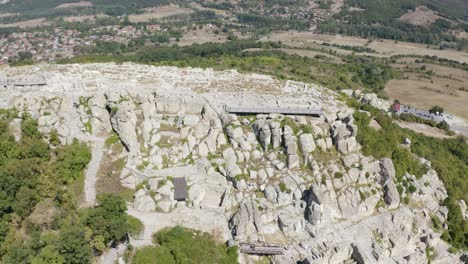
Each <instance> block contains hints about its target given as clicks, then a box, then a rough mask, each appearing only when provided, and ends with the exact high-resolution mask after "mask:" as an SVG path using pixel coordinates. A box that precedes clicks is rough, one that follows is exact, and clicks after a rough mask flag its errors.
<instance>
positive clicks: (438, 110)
mask: <svg viewBox="0 0 468 264" xmlns="http://www.w3.org/2000/svg"><path fill="white" fill-rule="evenodd" d="M429 112H430V113H433V114H436V113H439V114H442V113H443V112H444V108H442V107H440V106H438V105H434V106H433V107H431V109H429Z"/></svg>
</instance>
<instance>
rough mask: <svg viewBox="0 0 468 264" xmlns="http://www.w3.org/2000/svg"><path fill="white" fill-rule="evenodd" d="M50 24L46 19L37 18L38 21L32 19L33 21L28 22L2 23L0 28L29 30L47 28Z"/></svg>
mask: <svg viewBox="0 0 468 264" xmlns="http://www.w3.org/2000/svg"><path fill="white" fill-rule="evenodd" d="M49 24H50V23H49V22H47V21H46V19H45V18H37V19H31V20H26V21H21V22H16V23H10V24H1V23H0V28H1V27H20V28H28V27H37V26H46V25H49Z"/></svg>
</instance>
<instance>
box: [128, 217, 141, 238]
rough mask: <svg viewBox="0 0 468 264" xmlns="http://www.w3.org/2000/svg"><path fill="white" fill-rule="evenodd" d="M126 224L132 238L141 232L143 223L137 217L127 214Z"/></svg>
mask: <svg viewBox="0 0 468 264" xmlns="http://www.w3.org/2000/svg"><path fill="white" fill-rule="evenodd" d="M127 225H128V227H129V232H128V233H129V234H130V235H131V236H132V237H134V238H136V237H138V235H140V234H141V233H142V232H143V229H144V225H143V223H142V222H141V221H140V220H139V219H137V218H135V217H133V216H131V215H127Z"/></svg>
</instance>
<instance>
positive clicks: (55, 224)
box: [0, 110, 141, 264]
mask: <svg viewBox="0 0 468 264" xmlns="http://www.w3.org/2000/svg"><path fill="white" fill-rule="evenodd" d="M0 116H1V120H0V197H1V198H0V259H1V261H0V262H1V263H5V264H9V263H11V264H17V263H35V264H39V263H44V264H45V263H48V264H50V263H76V264H78V263H79V264H84V263H91V262H92V260H93V257H94V256H95V255H99V254H100V253H102V252H103V251H104V250H105V249H106V248H107V247H109V246H110V245H112V244H115V243H118V242H121V241H124V240H126V239H127V236H128V234H129V233H132V232H138V229H140V228H141V226H140V224H139V223H138V221H132V220H130V218H129V216H127V214H126V209H127V208H126V203H125V201H124V200H123V199H122V198H120V197H118V196H115V195H103V196H101V197H99V201H98V203H99V206H96V207H94V208H87V209H78V201H77V198H76V197H77V195H79V194H80V193H81V188H80V186H82V181H83V170H84V168H85V167H86V166H87V164H88V162H89V160H90V159H91V153H90V151H89V148H88V146H86V145H85V144H84V143H79V142H78V141H76V140H75V141H74V142H73V143H72V144H70V145H63V146H62V145H59V141H58V137H57V135H56V134H55V133H52V134H51V136H50V137H49V138H48V139H47V140H48V142H47V141H46V139H45V138H44V136H43V135H42V134H41V133H40V132H39V131H38V130H37V121H35V120H34V119H32V118H31V117H29V116H28V115H23V116H22V117H21V118H22V122H21V139H20V140H19V141H17V140H15V137H14V136H13V135H12V134H11V133H10V129H9V125H8V124H9V121H10V120H11V119H12V118H13V117H16V116H17V113H16V112H15V111H5V110H2V112H1V115H0ZM49 143H50V145H49Z"/></svg>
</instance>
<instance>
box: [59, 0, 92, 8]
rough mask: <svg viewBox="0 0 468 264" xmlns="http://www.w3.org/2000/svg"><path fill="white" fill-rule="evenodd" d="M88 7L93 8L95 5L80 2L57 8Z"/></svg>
mask: <svg viewBox="0 0 468 264" xmlns="http://www.w3.org/2000/svg"><path fill="white" fill-rule="evenodd" d="M86 6H93V3H91V2H89V1H80V2H76V3H66V4H61V5H58V6H56V7H55V8H57V9H59V8H70V7H86Z"/></svg>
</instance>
